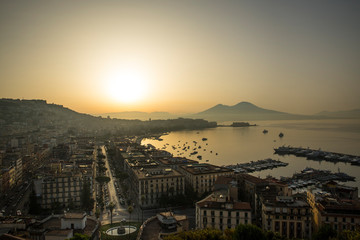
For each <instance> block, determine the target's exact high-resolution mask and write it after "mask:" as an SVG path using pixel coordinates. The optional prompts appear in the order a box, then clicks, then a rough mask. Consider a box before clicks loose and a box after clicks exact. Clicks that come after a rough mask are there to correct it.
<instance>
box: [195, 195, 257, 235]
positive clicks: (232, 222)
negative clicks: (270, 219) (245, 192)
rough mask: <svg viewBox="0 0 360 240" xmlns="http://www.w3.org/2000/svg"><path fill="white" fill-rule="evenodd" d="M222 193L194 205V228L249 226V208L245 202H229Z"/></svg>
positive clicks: (221, 228)
mask: <svg viewBox="0 0 360 240" xmlns="http://www.w3.org/2000/svg"><path fill="white" fill-rule="evenodd" d="M225 194H226V193H225V192H224V193H222V192H214V193H212V194H211V195H209V196H208V197H207V198H205V199H203V200H201V201H199V202H197V203H196V210H195V214H196V217H195V219H196V228H198V229H203V228H209V227H210V228H215V229H219V230H224V229H227V228H231V229H234V228H235V227H236V226H237V225H239V224H251V207H250V204H249V203H247V202H235V201H231V200H230V199H229V198H228V197H227V196H226V195H225Z"/></svg>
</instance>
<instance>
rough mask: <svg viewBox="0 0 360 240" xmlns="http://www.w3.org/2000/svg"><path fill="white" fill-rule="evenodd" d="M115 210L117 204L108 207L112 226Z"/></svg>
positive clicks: (110, 204) (111, 203)
mask: <svg viewBox="0 0 360 240" xmlns="http://www.w3.org/2000/svg"><path fill="white" fill-rule="evenodd" d="M114 208H115V204H114V203H113V202H110V203H109V205H108V206H107V209H109V211H110V225H112V217H113V210H114Z"/></svg>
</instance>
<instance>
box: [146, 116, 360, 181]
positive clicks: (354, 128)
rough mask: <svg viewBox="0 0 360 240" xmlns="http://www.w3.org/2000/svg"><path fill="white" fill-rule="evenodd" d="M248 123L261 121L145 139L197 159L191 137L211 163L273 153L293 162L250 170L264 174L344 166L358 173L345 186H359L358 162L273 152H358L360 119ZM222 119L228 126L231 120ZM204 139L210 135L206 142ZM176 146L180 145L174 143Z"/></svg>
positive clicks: (243, 159) (183, 155)
mask: <svg viewBox="0 0 360 240" xmlns="http://www.w3.org/2000/svg"><path fill="white" fill-rule="evenodd" d="M250 123H251V124H257V125H258V126H253V127H217V128H212V129H205V130H200V131H196V130H195V131H178V132H171V133H169V134H168V135H164V136H162V137H161V138H162V139H163V141H158V140H154V139H144V140H143V141H142V144H152V145H154V146H155V147H156V148H159V149H161V148H164V146H167V147H166V150H167V151H168V152H170V153H172V154H173V155H174V156H181V157H186V158H189V159H193V160H198V159H197V157H196V156H197V155H192V156H190V152H192V151H193V149H194V148H195V145H194V142H193V141H197V146H199V145H200V146H201V149H197V150H196V151H198V152H199V154H198V155H201V156H202V160H200V161H199V162H206V160H209V163H210V164H214V165H219V166H222V165H229V164H236V163H246V162H250V161H256V160H260V159H265V158H273V159H279V160H281V161H283V162H286V163H289V165H288V166H286V167H280V168H275V169H272V170H264V171H260V172H254V173H252V175H254V176H258V177H262V178H264V177H266V176H267V175H271V176H273V177H276V178H280V177H281V176H284V177H290V176H292V175H293V174H294V173H295V172H300V171H301V170H303V169H304V168H306V167H311V168H315V169H323V170H330V171H332V172H337V171H339V170H340V171H341V172H345V173H347V174H349V175H350V176H354V177H356V180H355V182H347V183H346V184H347V185H350V186H356V187H359V188H360V166H354V165H350V164H349V163H333V162H326V161H314V160H307V159H306V158H303V157H296V156H293V155H285V156H280V155H274V148H277V147H279V146H283V145H285V146H287V145H291V146H293V147H309V148H312V149H319V148H320V149H321V150H324V151H329V152H337V153H344V154H351V155H357V156H360V121H359V120H358V119H351V120H350V119H349V120H297V121H296V120H292V121H288V120H286V121H256V122H250ZM222 124H227V125H229V124H231V122H227V123H222ZM264 129H267V130H268V133H267V134H264V133H263V130H264ZM280 132H282V133H283V134H284V137H283V138H280V137H279V133H280ZM202 138H207V139H208V140H207V141H202ZM186 142H187V143H186ZM166 144H169V145H166ZM184 144H185V145H186V146H189V145H190V149H189V150H188V151H183V150H182V149H183V147H184ZM206 144H207V145H206ZM174 145H175V147H176V149H173V148H172V146H174ZM210 151H212V153H210ZM216 153H218V155H216Z"/></svg>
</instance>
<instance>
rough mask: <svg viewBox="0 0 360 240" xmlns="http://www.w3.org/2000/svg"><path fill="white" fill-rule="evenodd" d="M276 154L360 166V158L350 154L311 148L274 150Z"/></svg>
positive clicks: (289, 147)
mask: <svg viewBox="0 0 360 240" xmlns="http://www.w3.org/2000/svg"><path fill="white" fill-rule="evenodd" d="M274 151H275V154H278V155H295V156H297V157H306V159H309V160H317V161H329V162H344V163H350V164H351V165H357V166H360V157H359V156H355V155H349V154H342V153H334V152H326V151H322V150H320V149H319V150H314V149H310V148H301V147H291V146H288V147H285V146H282V147H278V148H275V149H274Z"/></svg>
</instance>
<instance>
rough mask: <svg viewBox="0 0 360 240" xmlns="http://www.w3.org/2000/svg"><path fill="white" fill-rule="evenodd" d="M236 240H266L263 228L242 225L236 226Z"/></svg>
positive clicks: (234, 237) (234, 236)
mask: <svg viewBox="0 0 360 240" xmlns="http://www.w3.org/2000/svg"><path fill="white" fill-rule="evenodd" d="M233 239H234V240H252V239H254V240H265V239H266V238H265V234H264V232H263V231H262V230H261V228H259V227H257V226H255V225H251V224H240V225H238V226H236V228H235V231H234V235H233Z"/></svg>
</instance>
